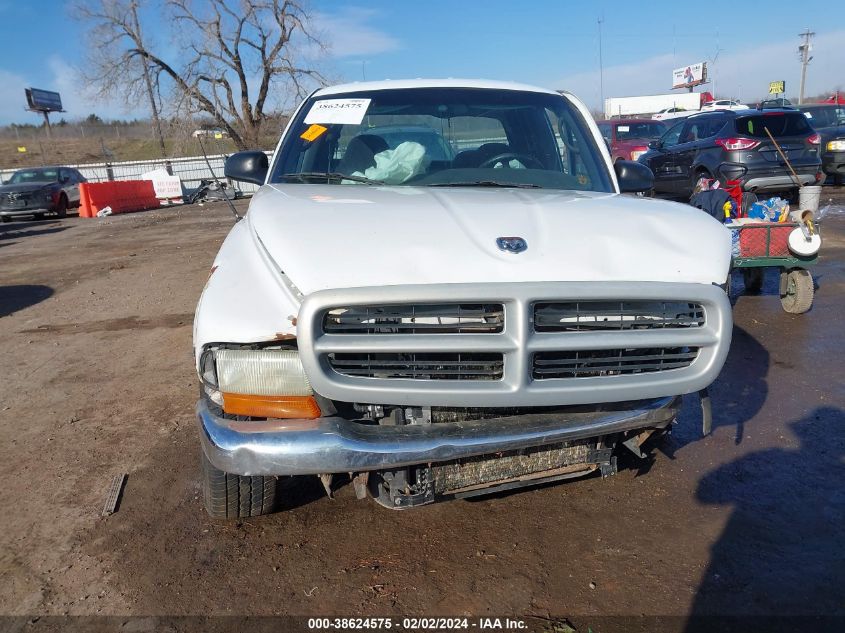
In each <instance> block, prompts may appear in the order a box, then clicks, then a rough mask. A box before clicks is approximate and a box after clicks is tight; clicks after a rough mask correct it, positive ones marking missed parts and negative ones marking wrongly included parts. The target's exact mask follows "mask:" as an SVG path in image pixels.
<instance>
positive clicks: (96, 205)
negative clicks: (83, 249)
mask: <svg viewBox="0 0 845 633" xmlns="http://www.w3.org/2000/svg"><path fill="white" fill-rule="evenodd" d="M160 206H161V202H160V201H159V199H158V198H156V194H155V189H154V188H153V183H152V181H151V180H114V181H108V182H84V183H82V184H80V185H79V217H81V218H94V217H97V213H98V212H99V211H100V210H101V209H104V208H105V207H111V212H112V213H131V212H132V211H144V210H146V209H156V208H158V207H160Z"/></svg>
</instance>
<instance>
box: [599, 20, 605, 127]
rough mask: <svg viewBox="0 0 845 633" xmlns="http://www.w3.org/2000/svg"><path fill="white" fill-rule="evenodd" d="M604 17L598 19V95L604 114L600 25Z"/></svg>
mask: <svg viewBox="0 0 845 633" xmlns="http://www.w3.org/2000/svg"><path fill="white" fill-rule="evenodd" d="M602 22H604V17H601V18H599V19H598V24H599V95H601V110H602V112H604V62H603V60H602V52H601V25H602Z"/></svg>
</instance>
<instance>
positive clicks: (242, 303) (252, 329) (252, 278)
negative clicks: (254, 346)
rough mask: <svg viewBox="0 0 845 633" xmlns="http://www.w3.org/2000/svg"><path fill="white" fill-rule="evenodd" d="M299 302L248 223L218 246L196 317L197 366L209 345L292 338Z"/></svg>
mask: <svg viewBox="0 0 845 633" xmlns="http://www.w3.org/2000/svg"><path fill="white" fill-rule="evenodd" d="M298 311H299V301H298V299H297V298H295V297H294V296H293V293H292V292H291V291H290V289H289V287H288V286H287V285H286V284H285V280H284V278H283V275H282V274H281V272H280V271H278V270H275V269H274V264H273V262H272V261H271V260H270V259H269V257H268V256H267V255H266V253H265V252H264V251H263V248H262V246H261V243H260V241H259V240H258V237H257V236H256V235H255V232H254V230H253V229H252V226H251V223H250V222H249V215H247V217H246V219H244V220H242V221H240V222H238V223H237V224H236V225H235V226H234V227H233V228H232V230H231V232H230V233H229V235H228V236H227V237H226V239H225V240H224V242H223V245H222V246H221V247H220V251H219V252H218V254H217V257H216V258H215V259H214V264H213V266H212V269H211V273H210V274H209V277H208V281H207V282H206V284H205V288H203V291H202V294H201V295H200V298H199V302H198V304H197V309H196V314H195V315H194V330H193V333H194V356H195V360H196V362H197V364H198V363H199V357H200V354H201V353H202V350H203V348H204V347H205V346H206V345H208V344H210V343H261V342H267V341H274V340H287V339H292V338H294V337H295V336H296V314H297V312H298Z"/></svg>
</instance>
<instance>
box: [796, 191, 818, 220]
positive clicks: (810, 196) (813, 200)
mask: <svg viewBox="0 0 845 633" xmlns="http://www.w3.org/2000/svg"><path fill="white" fill-rule="evenodd" d="M821 196H822V188H821V185H807V186H804V187H801V188H800V189H799V190H798V206H799V207H800V208H801V209H802V210H807V211H812V212H813V213H816V212H818V210H819V199H820V198H821Z"/></svg>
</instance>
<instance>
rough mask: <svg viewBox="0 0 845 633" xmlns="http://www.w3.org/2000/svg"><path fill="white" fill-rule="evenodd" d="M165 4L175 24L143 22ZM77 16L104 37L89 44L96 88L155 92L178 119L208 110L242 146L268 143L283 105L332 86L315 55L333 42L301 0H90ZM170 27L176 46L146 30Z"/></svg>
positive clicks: (128, 93)
mask: <svg viewBox="0 0 845 633" xmlns="http://www.w3.org/2000/svg"><path fill="white" fill-rule="evenodd" d="M161 10H164V12H166V15H168V16H169V17H170V18H171V21H168V20H167V19H161V20H160V21H159V23H158V25H157V28H156V29H155V30H154V29H153V28H151V26H150V24H147V27H148V28H146V29H142V27H143V26H144V20H143V19H139V16H143V15H145V14H147V13H149V14H156V15H161ZM77 15H78V17H79V18H80V19H82V20H84V21H85V22H87V23H88V24H89V25H90V30H89V33H88V41H89V42H92V43H93V44H95V45H92V46H90V47H89V70H88V71H87V73H86V75H87V76H86V79H87V80H88V82H89V84H90V85H93V86H96V87H97V88H98V89H99V91H100V93H101V94H104V95H115V94H122V95H123V96H124V97H125V98H126V99H127V100H128V102H130V103H132V102H135V103H137V102H138V101H137V100H138V99H139V97H141V95H143V94H144V93H147V92H148V93H150V94H154V101H153V110H154V111H155V106H156V104H158V107H159V109H162V108H163V109H164V110H169V111H170V112H171V114H172V115H173V116H176V115H179V114H189V115H194V114H205V115H207V116H208V117H210V118H212V119H213V120H214V122H215V123H216V124H217V125H219V126H220V127H222V128H223V129H225V130H226V131H227V132H228V133H229V135H230V136H231V137H232V140H233V141H234V142H235V144H236V145H237V147H238V148H240V149H246V148H248V147H259V143H260V138H261V127H262V124H263V123H265V122H266V121H267V120H268V117H269V116H270V115H272V114H273V109H274V108H278V107H280V106H281V105H284V104H285V103H289V101H290V100H291V99H293V98H301V97H303V96H304V95H305V94H306V93H307V91H309V90H310V89H311V88H313V87H315V86H316V85H321V84H324V83H325V78H324V75H323V74H322V73H321V72H320V71H319V70H318V69H317V68H316V64H314V63H313V62H311V61H309V59H308V58H309V56H310V57H316V56H319V55H321V54H322V53H323V52H324V51H325V46H324V45H323V43H322V42H321V41H320V39H319V38H318V36H317V35H316V32H315V30H314V27H313V24H312V16H311V13H310V12H309V11H308V9H307V8H306V7H305V6H304V5H303V4H302V2H301V1H299V0H204V1H202V2H195V1H194V0H82V1H81V3H80V4H79V5H77ZM166 24H170V25H171V27H172V33H170V35H172V39H173V43H175V44H176V47H175V48H176V52H175V53H168V50H172V49H173V47H172V46H170V47H168V46H163V45H160V44H156V42H155V40H154V39H151V38H146V37H145V33H144V31H147V32H154V31H159V32H160V31H161V30H162V27H163V25H166ZM309 54H310V55H309ZM278 95H281V96H282V99H281V100H279V99H278V98H277V96H278ZM154 116H156V115H155V112H154Z"/></svg>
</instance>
